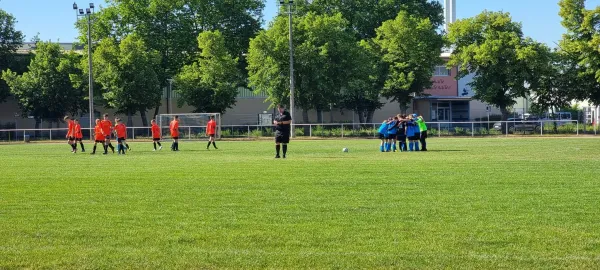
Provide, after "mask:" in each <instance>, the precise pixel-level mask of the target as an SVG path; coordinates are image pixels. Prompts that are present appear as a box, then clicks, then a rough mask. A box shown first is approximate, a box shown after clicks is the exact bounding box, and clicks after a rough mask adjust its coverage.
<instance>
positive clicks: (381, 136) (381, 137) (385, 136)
mask: <svg viewBox="0 0 600 270" xmlns="http://www.w3.org/2000/svg"><path fill="white" fill-rule="evenodd" d="M387 138H388V135H387V134H383V133H379V139H380V140H383V139H387Z"/></svg>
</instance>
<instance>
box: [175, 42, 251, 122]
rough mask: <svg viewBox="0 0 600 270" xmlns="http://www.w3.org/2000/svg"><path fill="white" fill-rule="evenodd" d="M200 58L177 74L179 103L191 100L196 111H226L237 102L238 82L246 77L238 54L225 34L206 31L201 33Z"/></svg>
mask: <svg viewBox="0 0 600 270" xmlns="http://www.w3.org/2000/svg"><path fill="white" fill-rule="evenodd" d="M198 47H199V48H200V51H201V53H200V57H199V59H198V60H197V61H196V62H194V63H193V64H191V65H187V66H184V67H183V69H182V70H181V72H180V73H179V74H178V75H177V76H176V78H175V83H176V85H177V92H178V93H179V94H180V95H181V98H180V99H179V100H178V106H179V107H181V106H183V104H186V103H187V104H188V105H190V106H193V107H194V108H196V109H195V110H194V112H202V113H207V112H218V113H225V111H226V110H227V109H229V108H231V107H233V105H235V102H236V96H237V94H238V84H239V82H240V81H241V80H242V78H241V74H240V72H239V70H238V69H237V62H238V59H237V58H233V57H232V56H231V54H230V53H229V52H228V51H227V49H226V48H225V37H224V36H223V34H221V32H219V31H214V32H212V31H205V32H202V33H201V34H200V35H199V36H198Z"/></svg>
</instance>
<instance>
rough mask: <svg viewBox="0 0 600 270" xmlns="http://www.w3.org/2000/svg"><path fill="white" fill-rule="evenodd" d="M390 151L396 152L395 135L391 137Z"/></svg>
mask: <svg viewBox="0 0 600 270" xmlns="http://www.w3.org/2000/svg"><path fill="white" fill-rule="evenodd" d="M390 140H392V151H394V152H396V134H394V135H392V138H391V139H390Z"/></svg>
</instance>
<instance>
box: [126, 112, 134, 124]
mask: <svg viewBox="0 0 600 270" xmlns="http://www.w3.org/2000/svg"><path fill="white" fill-rule="evenodd" d="M127 126H128V127H133V114H132V113H131V112H127Z"/></svg>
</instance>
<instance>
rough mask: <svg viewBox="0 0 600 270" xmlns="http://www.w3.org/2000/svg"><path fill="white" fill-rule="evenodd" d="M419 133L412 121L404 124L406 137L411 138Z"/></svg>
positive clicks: (417, 127)
mask: <svg viewBox="0 0 600 270" xmlns="http://www.w3.org/2000/svg"><path fill="white" fill-rule="evenodd" d="M417 133H420V132H419V126H418V125H417V123H416V122H415V121H413V120H410V121H408V122H406V136H407V137H413V136H416V135H417Z"/></svg>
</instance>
